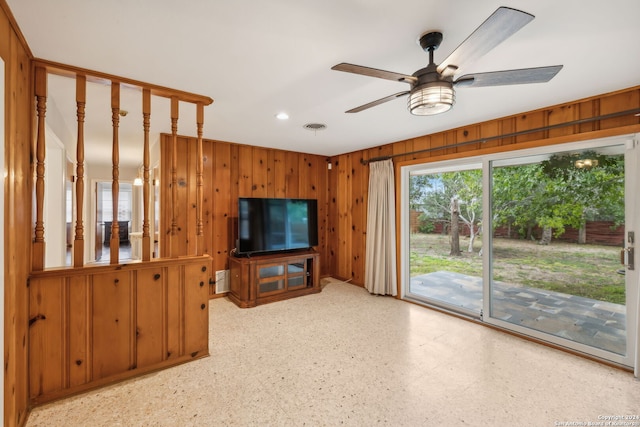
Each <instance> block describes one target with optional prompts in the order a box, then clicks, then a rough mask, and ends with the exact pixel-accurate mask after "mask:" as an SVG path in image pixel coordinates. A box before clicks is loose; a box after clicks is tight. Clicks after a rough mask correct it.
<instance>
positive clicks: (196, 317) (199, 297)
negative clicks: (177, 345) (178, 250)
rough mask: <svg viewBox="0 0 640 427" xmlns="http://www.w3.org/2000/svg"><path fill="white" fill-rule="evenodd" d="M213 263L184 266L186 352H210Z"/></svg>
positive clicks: (193, 354) (193, 355) (189, 353)
mask: <svg viewBox="0 0 640 427" xmlns="http://www.w3.org/2000/svg"><path fill="white" fill-rule="evenodd" d="M210 269H211V263H206V264H205V263H202V264H201V265H198V264H190V265H185V266H184V353H185V355H189V356H191V357H196V356H197V355H199V354H202V353H208V352H209V289H208V288H209V287H208V284H207V281H208V278H209V275H210V272H209V270H210Z"/></svg>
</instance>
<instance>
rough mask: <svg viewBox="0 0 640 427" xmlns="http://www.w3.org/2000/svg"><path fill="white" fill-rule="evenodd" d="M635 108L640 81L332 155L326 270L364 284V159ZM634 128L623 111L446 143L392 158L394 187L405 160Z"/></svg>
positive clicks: (638, 123) (638, 120)
mask: <svg viewBox="0 0 640 427" xmlns="http://www.w3.org/2000/svg"><path fill="white" fill-rule="evenodd" d="M636 108H640V87H634V88H629V89H625V90H621V91H617V92H613V93H610V94H604V95H600V96H595V97H591V98H587V99H583V100H578V101H574V102H570V103H566V104H561V105H557V106H552V107H548V108H543V109H540V110H536V111H531V112H527V113H522V114H517V115H513V116H509V117H505V118H501V119H496V120H491V121H487V122H483V123H476V124H472V125H469V126H464V127H461V128H456V129H451V130H448V131H445V132H439V133H435V134H432V135H425V136H421V137H418V138H414V139H409V140H405V141H399V142H395V143H392V144H386V145H382V146H379V147H375V148H371V149H367V150H361V151H356V152H351V153H346V154H342V155H339V156H334V157H332V158H331V159H330V161H331V162H332V164H333V169H332V170H331V171H330V173H329V178H328V179H329V187H328V188H329V213H328V234H327V236H328V239H327V251H326V252H327V253H328V255H327V256H325V257H323V259H322V262H323V263H324V267H325V268H328V270H325V271H326V272H327V273H329V274H331V275H332V276H334V277H337V278H340V279H343V280H349V279H351V283H353V284H356V285H360V286H363V285H364V257H365V244H366V243H365V241H366V228H367V202H368V201H367V192H368V181H369V179H368V176H369V167H368V166H365V165H362V164H361V162H360V161H361V159H362V160H368V159H371V158H376V157H381V156H389V155H395V154H402V153H410V152H413V151H419V150H424V149H432V148H437V147H445V146H448V145H452V144H457V143H463V142H466V141H470V142H471V141H474V140H476V139H480V138H488V137H492V136H498V135H504V134H509V133H513V132H519V131H526V130H534V129H537V128H540V127H544V126H550V125H556V124H561V123H567V122H572V121H578V120H584V119H589V118H593V117H597V116H601V115H607V114H612V113H617V112H622V111H627V110H631V109H636ZM633 132H640V117H637V116H634V115H633V114H627V115H625V116H623V117H617V118H610V119H604V120H597V121H585V122H584V123H579V124H574V125H570V126H562V127H558V128H554V129H549V130H545V131H537V132H532V133H527V134H524V135H519V136H512V137H508V138H502V139H493V140H489V141H487V142H485V143H479V142H478V143H473V144H469V145H467V146H463V147H458V148H443V149H442V150H437V151H431V152H426V153H421V154H413V155H400V156H398V157H395V158H394V159H393V162H394V165H395V170H396V188H397V189H399V169H400V166H401V165H403V164H410V163H420V162H431V161H437V160H445V159H450V158H460V157H469V156H475V155H481V154H484V153H490V152H496V151H508V150H516V149H520V148H528V147H531V146H542V145H549V144H559V143H564V142H571V141H577V140H586V139H593V138H601V137H605V136H614V135H622V134H626V133H633ZM525 146H526V147H525ZM396 198H397V200H399V195H398V194H396ZM398 224H399V223H398ZM398 239H399V227H398ZM399 247H400V246H399V241H398V248H399ZM327 264H328V265H327Z"/></svg>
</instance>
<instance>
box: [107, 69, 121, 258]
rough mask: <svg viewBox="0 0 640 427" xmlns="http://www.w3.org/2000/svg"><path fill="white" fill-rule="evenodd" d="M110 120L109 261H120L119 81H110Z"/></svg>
mask: <svg viewBox="0 0 640 427" xmlns="http://www.w3.org/2000/svg"><path fill="white" fill-rule="evenodd" d="M111 122H112V125H113V144H112V152H111V162H112V166H113V181H112V183H111V197H112V198H113V213H112V217H111V240H110V241H109V249H110V257H109V260H110V263H111V264H118V263H119V262H120V260H119V256H120V225H119V224H118V196H119V193H120V184H119V181H118V180H119V179H120V169H119V164H120V148H119V142H118V126H119V125H120V83H118V82H113V81H112V82H111Z"/></svg>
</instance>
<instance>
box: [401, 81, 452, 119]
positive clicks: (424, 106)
mask: <svg viewBox="0 0 640 427" xmlns="http://www.w3.org/2000/svg"><path fill="white" fill-rule="evenodd" d="M455 98H456V96H455V92H454V91H453V87H452V85H451V83H449V82H433V83H428V84H426V85H424V86H422V87H420V88H419V89H417V90H416V91H414V92H413V93H411V95H409V101H408V105H407V106H408V108H409V111H410V112H411V114H414V115H416V116H430V115H433V114H440V113H444V112H445V111H449V110H450V109H451V107H453V104H454V102H455Z"/></svg>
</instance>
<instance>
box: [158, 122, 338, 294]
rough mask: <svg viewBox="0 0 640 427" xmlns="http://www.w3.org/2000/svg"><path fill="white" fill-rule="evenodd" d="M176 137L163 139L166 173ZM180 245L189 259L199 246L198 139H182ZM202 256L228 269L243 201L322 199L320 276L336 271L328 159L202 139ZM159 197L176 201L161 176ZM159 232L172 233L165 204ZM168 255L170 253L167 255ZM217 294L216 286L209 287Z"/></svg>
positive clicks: (180, 251) (216, 267)
mask: <svg viewBox="0 0 640 427" xmlns="http://www.w3.org/2000/svg"><path fill="white" fill-rule="evenodd" d="M171 143H172V136H171V135H167V134H164V135H162V136H161V152H162V154H161V156H160V157H161V159H162V166H161V167H162V170H165V171H166V170H168V169H167V168H168V162H169V161H170V152H171ZM178 147H179V149H178V152H179V153H180V155H179V156H178V163H177V165H178V171H177V172H178V176H177V198H178V204H177V206H178V207H179V209H178V211H177V212H176V214H177V217H176V219H177V234H176V236H175V237H174V238H176V239H177V240H178V242H176V243H175V244H176V247H177V248H178V254H179V255H184V254H186V253H187V250H189V249H190V248H191V246H192V245H195V242H196V239H195V237H196V234H195V233H196V220H195V219H196V205H195V203H194V200H195V199H194V198H195V195H196V194H195V191H189V190H188V189H194V188H196V186H195V182H196V161H197V156H196V153H197V139H196V138H194V137H182V136H179V137H178ZM202 150H203V156H204V159H203V160H204V161H203V181H204V185H203V193H204V194H203V198H204V203H203V208H202V215H203V228H204V239H203V253H204V254H208V255H210V256H211V258H212V264H213V271H218V270H226V269H228V268H229V265H228V259H227V257H228V256H229V252H230V251H231V250H232V249H233V248H234V247H235V238H236V237H235V234H236V232H235V230H236V221H237V217H238V206H237V200H238V197H289V198H303V199H304V198H308V199H317V200H318V227H319V236H318V239H319V241H318V247H317V250H318V252H320V268H321V275H328V274H330V273H331V269H330V265H331V264H330V263H329V262H327V261H326V260H329V259H330V256H329V254H328V252H327V246H328V245H327V235H326V234H327V224H328V221H329V219H328V209H329V206H328V187H327V183H328V182H327V179H328V172H327V159H326V158H325V157H323V156H317V155H313V154H304V153H294V152H285V151H281V150H275V149H270V148H262V147H254V146H249V145H239V144H233V143H229V142H221V141H212V140H206V139H205V140H203V148H202ZM161 185H162V187H161V194H160V199H161V200H165V199H164V198H166V197H171V191H170V188H171V181H170V177H169V176H168V174H166V173H165V174H163V175H162V183H161ZM162 209H163V211H162V213H161V215H160V221H161V224H160V233H162V235H163V236H165V235H167V234H168V233H170V231H171V224H170V223H169V222H168V220H167V219H168V218H170V212H169V211H168V206H167V204H165V203H162ZM163 256H165V254H163ZM209 293H210V295H212V296H213V295H214V294H215V284H214V283H212V284H211V286H210V289H209Z"/></svg>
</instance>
